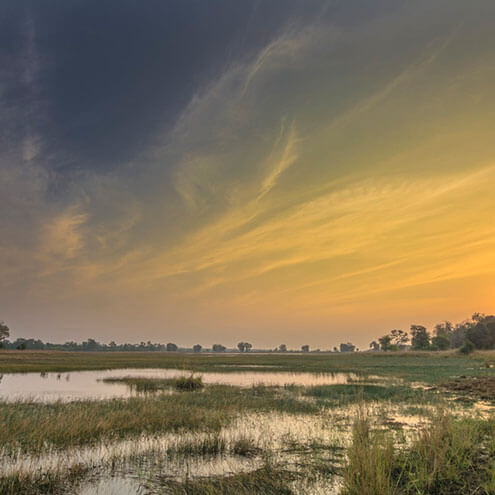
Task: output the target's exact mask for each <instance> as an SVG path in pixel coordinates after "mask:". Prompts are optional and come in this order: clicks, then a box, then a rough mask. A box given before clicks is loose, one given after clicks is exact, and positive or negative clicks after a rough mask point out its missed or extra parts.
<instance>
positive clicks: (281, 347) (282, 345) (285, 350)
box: [278, 344, 287, 352]
mask: <svg viewBox="0 0 495 495" xmlns="http://www.w3.org/2000/svg"><path fill="white" fill-rule="evenodd" d="M278 350H279V352H287V346H286V345H285V344H280V345H279V346H278Z"/></svg>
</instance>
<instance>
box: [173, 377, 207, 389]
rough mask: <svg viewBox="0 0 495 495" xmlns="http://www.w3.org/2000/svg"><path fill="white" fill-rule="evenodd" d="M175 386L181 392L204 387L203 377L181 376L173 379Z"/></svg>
mask: <svg viewBox="0 0 495 495" xmlns="http://www.w3.org/2000/svg"><path fill="white" fill-rule="evenodd" d="M174 385H175V388H176V389H177V390H181V391H183V392H192V391H193V390H200V389H202V388H203V387H204V384H203V379H202V378H201V377H200V376H192V375H191V376H181V377H179V378H176V379H175V381H174Z"/></svg>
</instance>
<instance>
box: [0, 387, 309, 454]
mask: <svg viewBox="0 0 495 495" xmlns="http://www.w3.org/2000/svg"><path fill="white" fill-rule="evenodd" d="M246 411H264V412H268V411H284V412H289V413H293V414H314V413H316V412H318V407H317V406H316V405H315V404H312V403H309V402H307V401H300V400H297V398H295V397H290V396H286V395H283V394H282V395H281V394H280V393H279V392H278V391H277V390H276V389H273V388H270V387H252V388H250V389H239V388H235V387H228V386H210V387H207V388H206V389H205V390H204V391H203V392H200V393H187V394H182V393H178V394H174V395H163V394H158V395H152V396H147V397H145V398H139V397H136V398H131V399H113V400H106V401H77V402H70V403H62V402H58V403H52V404H40V403H23V402H15V403H0V445H2V446H3V447H4V448H10V449H16V448H21V449H22V450H24V451H35V452H38V451H41V450H43V449H44V448H46V446H47V444H48V445H53V446H55V447H58V448H64V447H69V446H78V445H87V444H93V443H95V442H97V441H100V440H102V439H108V440H116V439H123V438H128V437H132V436H139V435H141V434H155V433H164V432H170V431H174V432H180V431H204V432H215V431H218V430H219V429H220V428H221V427H222V426H224V425H227V424H229V422H230V421H231V420H232V419H233V418H234V417H235V416H236V415H237V414H240V413H241V412H246Z"/></svg>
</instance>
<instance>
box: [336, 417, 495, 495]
mask: <svg viewBox="0 0 495 495" xmlns="http://www.w3.org/2000/svg"><path fill="white" fill-rule="evenodd" d="M494 441H495V423H494V422H493V421H485V420H473V419H464V420H455V419H454V418H453V417H451V416H447V415H445V414H440V416H438V417H436V418H434V420H433V421H432V424H431V426H429V427H427V428H425V429H424V430H422V431H421V432H420V433H419V434H418V436H417V438H416V439H415V440H414V442H413V443H412V444H411V445H410V447H408V448H407V449H405V450H404V449H397V448H395V447H394V445H393V439H392V436H391V434H385V433H383V432H380V431H373V430H372V428H371V424H370V421H369V420H368V419H367V418H365V417H364V418H363V417H362V416H361V417H358V419H357V421H356V423H355V425H354V429H353V439H352V444H351V447H350V448H349V452H348V464H347V465H346V467H345V468H344V492H343V493H344V495H378V494H380V495H381V494H389V495H417V494H420V493H421V494H423V495H442V494H447V493H448V494H449V495H475V494H476V495H477V494H480V493H482V494H485V495H488V494H489V493H494V489H495V451H494V450H493V446H494Z"/></svg>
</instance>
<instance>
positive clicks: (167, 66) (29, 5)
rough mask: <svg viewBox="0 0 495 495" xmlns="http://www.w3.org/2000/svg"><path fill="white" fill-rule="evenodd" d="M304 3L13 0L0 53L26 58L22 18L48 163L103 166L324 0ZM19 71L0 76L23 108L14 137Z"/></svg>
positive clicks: (127, 153)
mask: <svg viewBox="0 0 495 495" xmlns="http://www.w3.org/2000/svg"><path fill="white" fill-rule="evenodd" d="M311 3H312V4H313V5H312V8H309V9H308V8H307V7H310V5H308V4H307V3H305V5H304V6H303V4H302V2H298V1H287V0H283V1H282V0H280V1H271V2H259V1H242V2H233V1H231V0H222V1H214V2H205V1H200V0H196V1H194V0H188V1H183V0H174V1H158V0H156V1H155V0H150V1H146V2H142V1H137V0H122V1H119V2H108V1H101V0H84V1H77V0H69V1H65V0H64V1H62V0H59V1H51V2H40V1H31V2H23V1H18V0H12V1H7V2H4V4H3V7H0V14H1V20H0V30H1V32H2V35H1V36H2V38H1V39H2V43H1V48H0V50H1V57H2V61H3V62H4V64H5V63H6V64H8V65H10V66H11V67H13V66H15V65H16V64H17V65H19V64H22V63H23V62H24V63H28V62H27V61H26V60H25V58H26V46H25V39H26V29H27V25H28V24H29V25H30V26H28V28H29V29H32V30H33V33H32V36H33V39H32V43H34V46H33V47H32V48H33V49H35V50H36V53H37V57H38V58H39V59H40V60H41V61H42V65H41V66H40V67H39V72H38V73H37V75H36V77H37V81H36V84H37V85H38V88H37V97H38V99H39V100H40V101H42V102H43V104H44V107H43V110H44V111H43V116H42V117H40V116H38V118H37V119H33V118H32V116H31V123H30V125H31V126H36V127H37V129H36V131H37V132H38V133H39V134H40V138H41V140H42V142H43V143H44V145H45V147H48V148H49V149H50V151H51V152H52V153H53V151H54V150H56V154H57V156H58V159H57V160H54V161H53V163H52V166H54V167H56V168H58V169H64V168H65V169H67V168H68V169H72V170H74V169H75V170H80V169H88V168H89V169H99V170H101V169H108V168H109V167H114V166H116V165H119V164H121V163H122V162H126V161H129V160H131V159H133V158H134V157H136V156H138V155H139V153H141V152H142V151H143V150H144V149H146V147H147V146H148V145H149V144H150V143H151V142H153V140H154V139H155V138H156V133H157V132H158V131H159V132H160V133H163V132H164V131H166V129H167V128H169V127H170V126H172V125H173V123H174V121H175V120H176V118H177V116H178V115H179V114H180V112H181V111H182V109H183V108H184V106H185V105H186V104H187V103H188V101H189V100H190V99H191V97H192V95H193V94H194V93H195V92H196V91H198V88H201V87H202V86H203V85H205V84H207V83H208V81H209V80H210V79H211V78H212V77H214V76H215V75H216V74H217V73H218V72H219V71H220V70H221V69H222V68H223V67H225V66H228V65H229V64H231V63H233V62H234V61H238V60H239V59H240V58H242V57H246V56H249V55H250V54H252V53H254V52H256V51H257V50H259V49H260V47H262V46H263V45H264V44H266V43H267V42H268V41H269V40H270V39H271V38H273V37H274V36H276V33H277V32H278V31H279V30H280V29H282V28H284V27H285V26H286V25H287V23H289V22H291V20H295V19H299V20H301V19H302V18H304V17H305V15H307V14H305V12H308V13H311V14H310V15H311V16H314V15H315V13H316V14H318V12H320V10H321V9H319V8H316V9H315V8H314V7H315V6H320V5H323V4H322V3H321V2H311ZM12 60H16V63H15V64H12V63H10V62H11V61H12ZM22 70H24V69H23V68H22V67H18V71H17V72H16V71H14V72H13V73H11V74H10V77H9V78H4V80H3V81H2V82H3V84H4V85H6V88H4V92H3V99H4V100H5V101H6V103H7V105H10V106H11V105H13V104H15V105H16V107H17V112H18V113H17V115H18V116H20V117H21V118H20V119H19V122H17V123H15V122H11V131H12V133H13V134H15V135H17V136H18V135H19V134H20V133H19V129H18V126H22V125H25V120H24V119H23V118H22V115H26V112H27V110H26V107H29V106H32V104H33V102H32V96H33V95H32V88H30V87H29V85H28V84H26V82H22V81H21V76H22V74H21V72H22ZM31 82H32V83H33V82H34V81H31ZM28 96H29V98H28ZM21 110H22V111H21ZM45 151H47V150H46V148H45ZM62 156H63V158H62Z"/></svg>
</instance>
